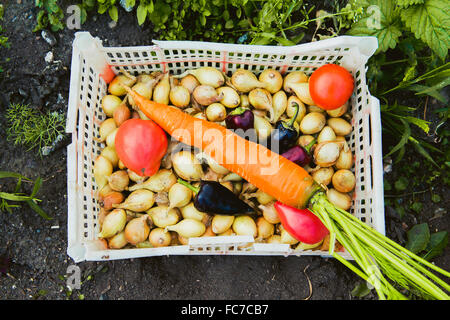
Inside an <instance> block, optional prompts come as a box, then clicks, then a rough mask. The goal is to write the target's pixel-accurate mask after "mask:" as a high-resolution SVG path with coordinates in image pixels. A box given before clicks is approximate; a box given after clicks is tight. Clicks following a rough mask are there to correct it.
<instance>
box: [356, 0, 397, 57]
mask: <svg viewBox="0 0 450 320" xmlns="http://www.w3.org/2000/svg"><path fill="white" fill-rule="evenodd" d="M367 2H368V4H369V6H368V7H367V8H366V9H365V12H366V14H365V15H364V17H363V18H362V19H360V20H358V21H357V22H356V23H354V24H353V25H352V27H351V29H350V30H349V31H348V32H347V34H349V35H353V36H375V37H377V39H378V49H377V52H380V51H381V52H384V51H386V50H388V49H389V48H391V49H393V48H395V46H396V45H397V41H398V38H399V37H400V36H401V35H402V30H401V26H400V24H399V19H398V18H399V14H398V11H396V10H395V2H394V1H393V0H370V1H367Z"/></svg>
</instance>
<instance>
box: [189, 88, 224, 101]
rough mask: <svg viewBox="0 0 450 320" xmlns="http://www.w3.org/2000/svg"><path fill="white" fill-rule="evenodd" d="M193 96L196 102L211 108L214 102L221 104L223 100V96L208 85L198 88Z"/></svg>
mask: <svg viewBox="0 0 450 320" xmlns="http://www.w3.org/2000/svg"><path fill="white" fill-rule="evenodd" d="M192 96H193V98H194V100H195V101H196V102H197V103H199V104H201V105H202V106H209V105H210V104H212V103H214V102H219V101H220V100H222V98H223V94H219V93H217V91H216V89H215V88H214V87H212V86H208V85H200V86H198V87H196V88H195V89H194V92H193V93H192Z"/></svg>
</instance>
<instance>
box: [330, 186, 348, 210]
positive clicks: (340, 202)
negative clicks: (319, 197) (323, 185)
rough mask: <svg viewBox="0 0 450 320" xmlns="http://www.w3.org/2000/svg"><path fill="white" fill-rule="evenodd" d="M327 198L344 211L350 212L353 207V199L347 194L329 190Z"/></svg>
mask: <svg viewBox="0 0 450 320" xmlns="http://www.w3.org/2000/svg"><path fill="white" fill-rule="evenodd" d="M327 198H328V200H329V201H330V202H331V203H332V204H334V205H335V206H337V207H339V208H341V209H343V210H349V209H350V208H351V206H352V198H351V197H350V196H349V195H348V194H347V193H342V192H339V191H337V190H336V189H333V188H330V189H328V190H327Z"/></svg>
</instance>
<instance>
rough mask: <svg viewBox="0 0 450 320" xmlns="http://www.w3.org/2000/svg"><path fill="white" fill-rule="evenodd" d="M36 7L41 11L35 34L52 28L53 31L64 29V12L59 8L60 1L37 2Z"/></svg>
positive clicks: (34, 30) (42, 0)
mask: <svg viewBox="0 0 450 320" xmlns="http://www.w3.org/2000/svg"><path fill="white" fill-rule="evenodd" d="M35 6H36V7H38V8H39V9H40V10H39V12H38V15H37V19H36V22H37V24H36V26H35V28H34V29H33V32H36V31H39V30H42V29H46V28H50V29H51V30H52V31H59V30H62V29H64V24H63V22H62V20H63V19H64V12H63V11H62V9H61V8H60V6H59V1H58V0H35Z"/></svg>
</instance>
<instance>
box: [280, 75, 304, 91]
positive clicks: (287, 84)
mask: <svg viewBox="0 0 450 320" xmlns="http://www.w3.org/2000/svg"><path fill="white" fill-rule="evenodd" d="M307 81H308V76H307V75H306V74H305V73H304V72H303V71H292V72H291V73H288V74H287V75H286V76H285V77H284V80H283V89H284V91H285V92H286V93H294V91H293V90H292V88H291V85H292V84H295V83H302V82H307Z"/></svg>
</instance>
